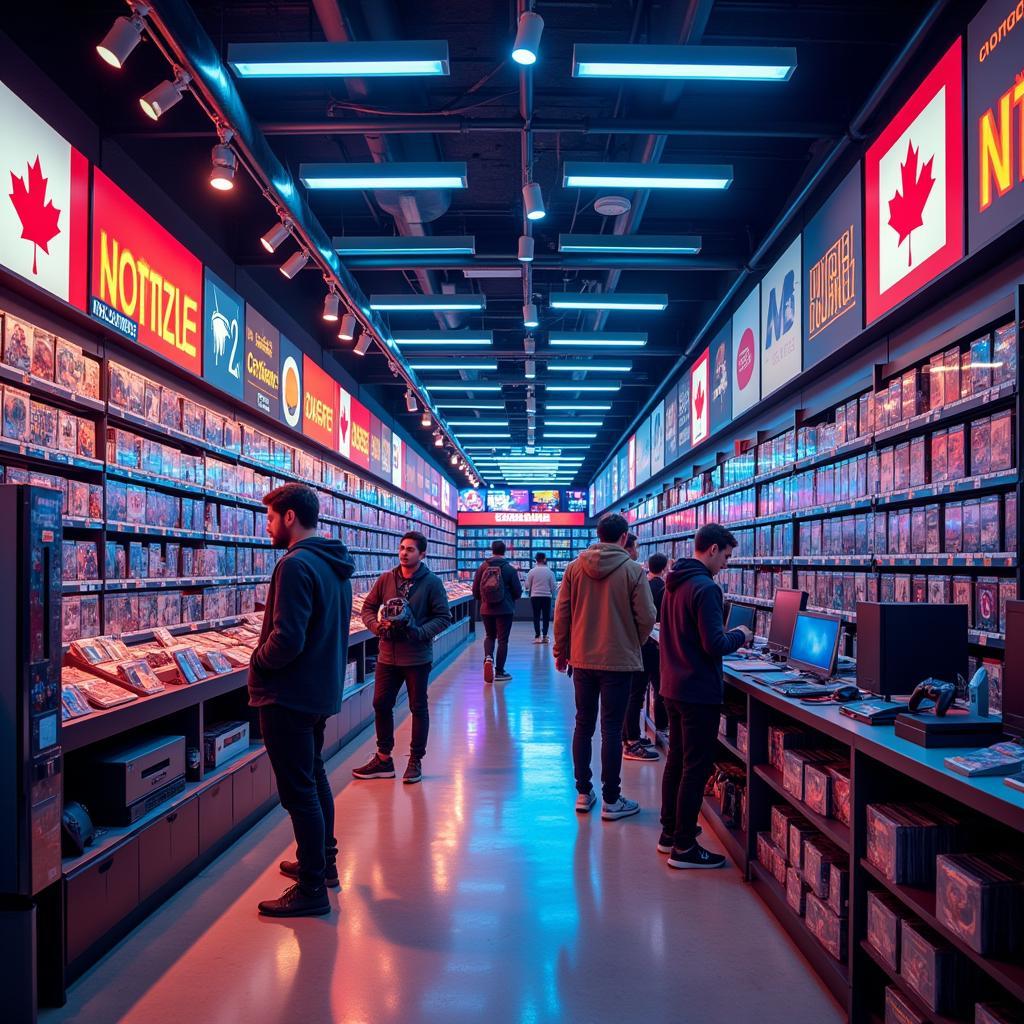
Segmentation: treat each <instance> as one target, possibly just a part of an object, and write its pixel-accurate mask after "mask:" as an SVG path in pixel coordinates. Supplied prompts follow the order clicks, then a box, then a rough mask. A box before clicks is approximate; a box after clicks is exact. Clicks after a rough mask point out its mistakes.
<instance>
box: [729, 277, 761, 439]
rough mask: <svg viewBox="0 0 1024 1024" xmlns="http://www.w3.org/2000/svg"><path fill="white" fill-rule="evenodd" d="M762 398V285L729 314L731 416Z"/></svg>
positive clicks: (749, 407) (756, 286)
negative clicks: (730, 335) (730, 328)
mask: <svg viewBox="0 0 1024 1024" xmlns="http://www.w3.org/2000/svg"><path fill="white" fill-rule="evenodd" d="M760 400H761V286H760V285H756V284H755V285H754V288H753V291H751V293H750V294H749V295H748V296H747V297H746V298H745V299H744V300H743V302H741V303H740V308H739V309H737V310H736V312H735V313H734V314H733V317H732V416H733V419H735V418H736V417H737V416H739V415H740V413H744V412H746V411H747V410H748V409H753V408H754V406H755V405H757V403H758V402H759V401H760Z"/></svg>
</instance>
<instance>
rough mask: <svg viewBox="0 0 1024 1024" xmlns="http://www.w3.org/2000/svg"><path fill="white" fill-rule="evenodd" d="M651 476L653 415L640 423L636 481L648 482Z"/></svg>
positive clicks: (637, 440) (639, 482) (637, 433)
mask: <svg viewBox="0 0 1024 1024" xmlns="http://www.w3.org/2000/svg"><path fill="white" fill-rule="evenodd" d="M650 478H651V417H650V416H648V417H647V419H645V420H644V421H643V423H641V424H640V426H639V427H638V428H637V432H636V483H637V485H639V484H642V483H646V482H647V481H648V480H650Z"/></svg>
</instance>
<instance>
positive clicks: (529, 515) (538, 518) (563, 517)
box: [459, 512, 586, 526]
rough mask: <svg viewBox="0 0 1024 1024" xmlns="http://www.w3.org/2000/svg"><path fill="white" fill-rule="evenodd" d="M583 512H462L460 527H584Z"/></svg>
mask: <svg viewBox="0 0 1024 1024" xmlns="http://www.w3.org/2000/svg"><path fill="white" fill-rule="evenodd" d="M585 522H586V514H585V513H583V512H460V513H459V526H583V525H584V524H585Z"/></svg>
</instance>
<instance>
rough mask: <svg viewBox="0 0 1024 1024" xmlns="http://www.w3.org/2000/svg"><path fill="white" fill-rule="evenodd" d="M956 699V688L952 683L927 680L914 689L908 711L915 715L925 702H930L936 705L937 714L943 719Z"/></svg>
mask: <svg viewBox="0 0 1024 1024" xmlns="http://www.w3.org/2000/svg"><path fill="white" fill-rule="evenodd" d="M955 697H956V687H955V686H954V685H953V684H952V683H945V682H943V681H942V680H941V679H925V680H924V682H921V683H918V684H917V686H915V687H914V692H913V693H912V694H911V695H910V703H909V704H908V705H907V710H908V711H909V712H910V713H911V714H915V713H916V712H917V711H918V710H920V709H921V704H922V703H923V702H924V701H925V700H930V701H934V703H935V714H936V715H938V716H940V717H941V716H942V715H944V714H945V713H946V712H947V711H948V710H949V709H950V708H951V707H952V706H953V700H954V698H955ZM924 710H928V709H927V708H926V709H924Z"/></svg>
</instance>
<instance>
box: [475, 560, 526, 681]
mask: <svg viewBox="0 0 1024 1024" xmlns="http://www.w3.org/2000/svg"><path fill="white" fill-rule="evenodd" d="M522 596H523V585H522V584H521V583H520V582H519V573H518V572H517V571H516V567H515V566H514V565H513V564H512V563H511V562H510V561H509V560H508V559H507V558H506V557H505V542H504V541H503V540H496V541H493V542H492V543H491V557H490V558H485V559H484V561H483V562H481V564H480V567H479V568H478V569H477V571H476V576H475V577H474V578H473V597H475V598H476V599H477V601H479V603H480V619H481V621H482V622H483V624H484V682H485V683H493V682H494V680H495V679H497V680H498V682H499V683H505V682H508V680H509V679H511V678H512V676H511V675H510V674H509V673H508V672H506V671H505V658H506V657H508V635H509V633H510V632H511V631H512V620H513V618H514V616H515V612H516V601H518V600H519V598H520V597H522ZM495 643H497V648H498V649H497V651H495V649H494V648H495Z"/></svg>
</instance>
